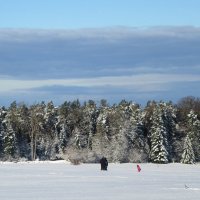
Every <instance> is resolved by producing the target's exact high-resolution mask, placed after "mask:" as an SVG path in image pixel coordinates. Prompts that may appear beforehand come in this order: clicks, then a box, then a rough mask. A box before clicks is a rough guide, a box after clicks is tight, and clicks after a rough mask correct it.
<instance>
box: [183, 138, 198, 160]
mask: <svg viewBox="0 0 200 200" xmlns="http://www.w3.org/2000/svg"><path fill="white" fill-rule="evenodd" d="M183 149H184V150H183V154H182V159H181V163H184V164H194V163H195V155H194V151H193V148H192V143H191V140H190V137H189V136H188V135H187V136H186V138H185V142H184V147H183Z"/></svg>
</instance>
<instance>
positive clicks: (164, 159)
mask: <svg viewBox="0 0 200 200" xmlns="http://www.w3.org/2000/svg"><path fill="white" fill-rule="evenodd" d="M151 120H152V126H151V129H150V141H151V151H150V160H151V161H152V162H154V163H168V162H169V153H168V151H167V149H169V147H168V141H167V138H166V135H167V131H166V128H165V126H164V125H165V124H164V121H163V115H162V110H161V108H160V106H159V105H157V106H156V107H155V108H154V111H153V115H152V117H151Z"/></svg>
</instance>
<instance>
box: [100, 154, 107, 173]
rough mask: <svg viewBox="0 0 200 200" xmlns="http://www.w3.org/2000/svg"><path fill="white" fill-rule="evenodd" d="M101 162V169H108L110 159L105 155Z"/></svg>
mask: <svg viewBox="0 0 200 200" xmlns="http://www.w3.org/2000/svg"><path fill="white" fill-rule="evenodd" d="M100 163H101V170H107V168H108V161H107V159H106V158H105V157H104V156H103V157H102V158H101V159H100Z"/></svg>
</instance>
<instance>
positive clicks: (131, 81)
mask: <svg viewBox="0 0 200 200" xmlns="http://www.w3.org/2000/svg"><path fill="white" fill-rule="evenodd" d="M194 81H200V76H199V75H193V74H158V73H157V74H139V75H131V76H109V77H97V78H79V79H78V78H74V79H47V80H16V79H12V78H10V79H8V78H7V79H5V78H3V79H0V85H1V86H2V87H1V88H0V92H1V93H2V92H11V91H15V90H28V89H34V88H36V89H37V88H40V87H49V86H55V85H57V86H67V87H73V86H76V87H103V86H113V87H133V88H135V89H137V90H139V91H155V90H156V91H157V90H163V89H164V85H167V84H169V83H180V82H194Z"/></svg>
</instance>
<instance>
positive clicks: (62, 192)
mask: <svg viewBox="0 0 200 200" xmlns="http://www.w3.org/2000/svg"><path fill="white" fill-rule="evenodd" d="M140 166H141V168H142V170H141V172H140V173H138V172H137V167H136V164H130V163H129V164H109V166H108V171H101V170H100V165H99V164H81V165H71V164H69V163H68V162H65V161H56V162H20V163H9V162H3V163H2V162H1V163H0V199H2V200H25V199H26V200H27V199H29V200H58V199H62V200H66V199H67V200H100V199H101V200H102V199H103V200H111V199H112V200H133V199H136V200H144V199H148V200H157V199H159V200H164V199H166V200H171V199H178V200H179V199H180V200H183V199H192V200H197V199H199V197H200V165H199V164H196V165H184V164H167V165H158V164H141V165H140Z"/></svg>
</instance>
